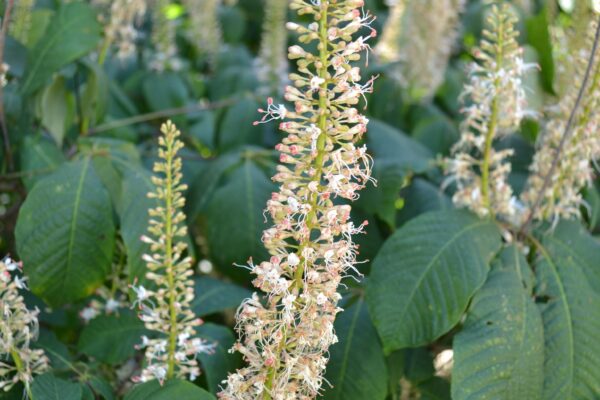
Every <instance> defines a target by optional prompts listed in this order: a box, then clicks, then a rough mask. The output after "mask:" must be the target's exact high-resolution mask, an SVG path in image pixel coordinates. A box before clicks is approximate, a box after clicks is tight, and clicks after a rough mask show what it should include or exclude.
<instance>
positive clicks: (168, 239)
mask: <svg viewBox="0 0 600 400" xmlns="http://www.w3.org/2000/svg"><path fill="white" fill-rule="evenodd" d="M165 139H166V138H165ZM166 142H167V151H166V153H167V156H166V157H167V165H166V168H165V174H166V189H167V190H166V193H165V203H166V204H165V211H164V212H165V251H166V257H165V269H166V273H167V284H168V289H169V290H168V296H169V318H170V329H169V353H168V358H167V360H168V362H167V365H168V367H167V379H171V378H173V375H174V374H175V350H176V345H177V342H176V341H177V309H176V307H175V303H176V300H177V292H176V290H175V276H174V274H175V271H174V268H173V215H172V214H173V213H172V210H171V209H172V207H173V174H172V173H173V149H172V147H173V141H171V140H169V139H166Z"/></svg>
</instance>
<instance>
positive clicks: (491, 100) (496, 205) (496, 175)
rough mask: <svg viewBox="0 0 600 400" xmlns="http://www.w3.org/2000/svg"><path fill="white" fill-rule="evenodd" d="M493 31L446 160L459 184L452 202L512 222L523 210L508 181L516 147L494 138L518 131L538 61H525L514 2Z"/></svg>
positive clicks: (498, 10)
mask: <svg viewBox="0 0 600 400" xmlns="http://www.w3.org/2000/svg"><path fill="white" fill-rule="evenodd" d="M487 22H488V29H485V30H484V31H483V36H484V38H483V39H482V41H481V43H480V47H479V48H477V49H476V50H475V51H474V56H475V58H476V60H477V61H476V62H474V63H472V64H471V65H470V66H469V78H468V82H467V84H466V85H465V88H464V90H463V93H462V97H467V98H468V99H469V102H468V104H467V106H465V107H464V109H463V112H464V114H465V119H464V121H463V123H462V126H461V138H460V140H459V141H458V142H457V143H456V144H455V145H454V147H453V149H452V158H451V159H448V160H446V173H447V174H449V175H450V176H449V178H448V179H447V181H446V182H447V183H450V182H456V185H457V190H456V193H455V194H454V197H453V200H454V203H455V204H456V205H457V206H460V207H468V208H470V209H471V210H473V211H474V212H475V213H477V214H478V215H480V216H482V217H483V216H488V215H497V216H499V217H501V218H505V219H509V220H512V219H513V218H514V216H515V215H516V214H517V213H518V212H519V205H518V201H517V200H516V199H515V197H514V196H513V192H512V189H511V187H510V185H509V184H508V175H509V173H510V171H511V164H510V162H509V161H508V160H507V159H508V158H509V157H510V156H511V155H512V154H513V150H512V149H508V150H496V149H494V148H493V144H494V141H495V140H497V139H500V138H502V137H504V136H505V135H506V134H507V133H511V132H512V131H514V130H515V129H517V128H518V127H519V125H520V123H521V120H522V119H523V118H524V117H525V116H527V115H528V114H529V111H528V110H527V108H526V106H527V104H526V95H525V88H524V85H523V81H522V78H523V75H524V74H525V73H526V72H527V71H528V70H529V69H531V68H534V67H535V65H532V64H525V62H524V61H523V49H522V48H521V47H519V45H518V43H517V41H516V38H517V36H518V32H516V31H515V30H514V24H515V23H516V18H515V17H514V16H513V15H512V14H511V11H510V9H509V6H508V5H507V4H504V5H502V6H500V7H498V6H496V5H494V6H493V7H492V10H491V14H490V16H489V18H488V21H487Z"/></svg>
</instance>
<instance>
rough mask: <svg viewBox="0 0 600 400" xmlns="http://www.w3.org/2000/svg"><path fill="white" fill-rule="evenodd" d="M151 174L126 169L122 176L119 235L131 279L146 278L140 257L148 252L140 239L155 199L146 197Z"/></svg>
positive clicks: (142, 170)
mask: <svg viewBox="0 0 600 400" xmlns="http://www.w3.org/2000/svg"><path fill="white" fill-rule="evenodd" d="M151 176H152V174H151V173H150V172H149V171H147V170H145V169H142V168H135V169H129V170H127V171H125V173H124V176H123V187H122V191H121V195H122V197H121V198H122V201H123V203H122V205H123V206H122V213H121V216H120V219H121V236H122V237H123V242H124V244H125V249H126V250H127V269H128V271H129V275H130V279H135V278H137V279H139V280H141V281H143V280H144V279H145V277H144V275H145V271H146V263H145V262H144V261H143V260H142V255H143V254H145V253H148V252H149V245H148V244H146V243H144V242H142V241H141V240H140V237H141V236H142V235H144V234H146V232H147V230H148V219H149V214H148V210H149V209H150V208H152V207H155V206H156V200H155V199H150V198H148V196H147V194H148V193H149V192H150V191H152V190H154V186H153V184H152V181H151V180H150V177H151Z"/></svg>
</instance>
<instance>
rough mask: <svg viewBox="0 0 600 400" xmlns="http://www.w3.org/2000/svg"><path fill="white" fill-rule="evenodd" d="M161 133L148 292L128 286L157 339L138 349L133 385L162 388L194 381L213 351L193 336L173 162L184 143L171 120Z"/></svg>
mask: <svg viewBox="0 0 600 400" xmlns="http://www.w3.org/2000/svg"><path fill="white" fill-rule="evenodd" d="M161 131H162V133H163V135H162V136H160V138H159V144H160V147H159V150H158V155H159V158H161V159H162V160H163V161H162V162H156V163H155V164H154V172H155V173H157V174H160V175H161V176H160V177H159V176H153V177H152V182H153V183H154V185H155V187H156V190H155V191H154V192H151V193H149V194H148V197H150V198H153V199H156V200H157V201H158V203H159V205H158V206H157V207H156V208H153V209H151V210H150V212H149V213H150V224H149V228H148V231H149V235H148V236H142V241H143V242H145V243H148V244H149V245H150V251H151V252H152V254H145V255H144V256H143V259H144V260H145V261H146V262H147V267H148V272H147V273H146V278H147V280H148V281H149V282H150V283H151V286H152V289H149V288H146V287H144V286H143V285H139V286H136V285H132V289H133V291H134V292H135V295H136V300H135V302H134V303H133V306H134V307H138V308H139V310H140V314H139V316H140V319H141V320H142V321H143V322H144V324H145V326H146V328H147V329H149V330H151V331H154V332H156V333H157V334H158V335H157V336H156V337H153V338H148V337H145V336H144V337H142V344H141V345H140V346H139V347H140V348H144V349H145V355H146V361H147V365H146V366H145V368H144V369H143V371H142V374H141V376H139V377H137V378H136V380H137V381H141V382H146V381H149V380H153V379H158V380H159V381H160V382H161V383H162V382H163V381H164V380H165V379H170V378H173V377H175V376H177V377H180V378H182V377H188V378H189V379H190V380H194V379H195V378H196V377H197V376H198V375H199V374H200V369H199V366H198V361H197V359H196V357H197V355H198V353H202V352H210V351H211V350H212V348H213V346H212V345H211V344H208V343H207V342H205V341H204V340H202V339H200V338H198V337H195V335H196V331H195V328H196V327H197V326H199V325H200V324H202V320H201V319H199V318H197V317H196V316H195V314H194V312H193V311H192V310H191V308H190V305H191V302H192V300H193V299H194V282H193V281H192V279H191V277H192V275H193V269H192V259H191V258H190V257H188V256H185V255H184V253H185V251H186V249H187V245H186V243H185V242H184V241H183V239H184V237H185V236H186V235H187V228H186V226H185V214H184V213H183V212H182V211H181V210H182V209H183V206H184V202H185V198H184V197H183V195H182V192H183V191H184V190H186V188H187V187H186V185H185V184H182V183H181V178H182V173H181V165H182V163H181V158H179V157H177V152H178V151H179V150H180V149H181V148H182V147H183V143H182V142H181V141H180V140H179V139H178V137H179V136H180V132H179V131H178V130H177V128H176V127H175V125H173V123H171V121H168V122H167V123H165V124H163V125H162V127H161Z"/></svg>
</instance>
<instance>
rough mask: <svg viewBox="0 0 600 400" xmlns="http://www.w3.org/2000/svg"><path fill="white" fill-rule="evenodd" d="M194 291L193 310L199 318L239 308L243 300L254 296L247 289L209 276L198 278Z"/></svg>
mask: <svg viewBox="0 0 600 400" xmlns="http://www.w3.org/2000/svg"><path fill="white" fill-rule="evenodd" d="M194 291H195V293H196V296H195V297H194V300H193V301H192V309H193V310H194V312H195V313H196V315H197V316H199V317H203V316H205V315H210V314H214V313H216V312H219V311H223V310H227V309H230V308H237V307H238V306H239V305H240V303H241V302H242V300H244V299H245V298H247V297H250V296H252V292H251V291H250V290H248V289H246V288H243V287H241V286H238V285H236V284H233V283H229V282H225V281H222V280H220V279H215V278H211V277H209V276H201V277H199V278H196V279H195V283H194Z"/></svg>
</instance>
